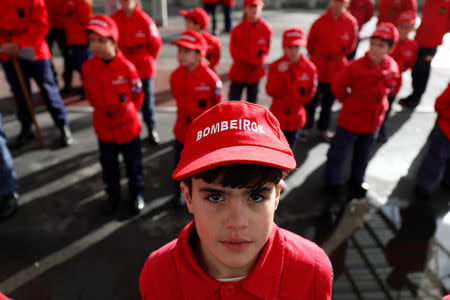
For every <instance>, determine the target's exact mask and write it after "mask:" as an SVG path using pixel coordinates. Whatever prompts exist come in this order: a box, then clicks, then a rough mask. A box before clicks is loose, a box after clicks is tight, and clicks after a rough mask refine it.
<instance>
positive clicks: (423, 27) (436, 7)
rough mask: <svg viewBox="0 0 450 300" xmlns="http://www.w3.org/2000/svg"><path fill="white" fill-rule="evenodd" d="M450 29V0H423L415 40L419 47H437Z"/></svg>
mask: <svg viewBox="0 0 450 300" xmlns="http://www.w3.org/2000/svg"><path fill="white" fill-rule="evenodd" d="M449 31H450V1H449V0H425V3H424V4H423V12H422V21H421V23H420V26H419V28H417V32H416V37H415V40H416V41H417V42H418V43H419V46H420V47H424V48H437V46H439V45H440V44H441V43H442V37H443V36H444V34H446V33H447V32H449Z"/></svg>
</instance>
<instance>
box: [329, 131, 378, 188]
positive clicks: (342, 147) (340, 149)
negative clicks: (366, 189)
mask: <svg viewBox="0 0 450 300" xmlns="http://www.w3.org/2000/svg"><path fill="white" fill-rule="evenodd" d="M374 137H375V133H369V134H359V133H356V132H353V131H350V130H347V129H344V128H342V127H340V126H337V128H336V134H335V135H334V137H333V139H332V140H331V145H330V149H329V150H328V154H327V157H328V159H327V162H326V163H325V184H326V185H338V184H341V183H342V182H341V177H342V167H343V165H344V163H345V161H346V159H347V156H348V155H349V154H350V152H351V150H352V149H353V159H352V169H351V175H350V182H352V183H353V184H355V185H361V184H362V183H363V182H364V178H365V175H366V169H367V165H368V164H369V159H370V151H371V149H372V145H373V142H374Z"/></svg>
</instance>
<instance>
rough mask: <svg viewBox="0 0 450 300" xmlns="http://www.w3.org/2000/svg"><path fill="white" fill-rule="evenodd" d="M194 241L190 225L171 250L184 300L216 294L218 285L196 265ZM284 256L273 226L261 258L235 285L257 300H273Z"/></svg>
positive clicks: (194, 236)
mask: <svg viewBox="0 0 450 300" xmlns="http://www.w3.org/2000/svg"><path fill="white" fill-rule="evenodd" d="M195 238H198V237H197V233H196V229H195V224H194V222H191V223H189V224H188V225H187V226H186V227H185V228H184V229H183V230H182V231H181V233H180V236H179V238H178V241H177V245H176V247H175V249H174V259H175V265H176V269H177V273H178V280H179V282H180V286H181V289H182V293H183V297H184V299H192V300H194V299H195V300H202V299H206V298H208V297H210V296H211V295H213V294H214V293H216V292H218V290H219V289H220V288H221V286H222V285H224V284H227V283H222V282H219V281H217V280H216V279H214V278H212V277H211V276H209V275H208V274H207V273H206V272H205V271H204V270H203V269H202V268H201V267H200V266H199V264H198V262H197V260H196V258H195V255H194V251H193V249H192V246H191V244H190V242H189V240H192V239H195ZM284 256H285V249H284V243H283V240H282V236H281V234H280V232H279V228H278V226H277V225H276V224H275V223H274V224H273V226H272V231H271V233H270V236H269V239H268V241H267V243H266V245H265V246H264V249H263V251H262V253H261V256H260V258H259V260H258V262H257V264H256V266H255V267H254V268H253V270H252V271H251V272H250V274H249V275H248V276H247V277H246V278H244V279H242V280H241V281H239V282H238V283H236V285H237V286H239V287H240V288H243V289H245V290H246V291H248V292H249V293H251V294H254V295H255V296H257V297H259V298H261V299H274V298H276V296H277V295H278V294H279V289H280V279H281V274H282V270H283V262H284Z"/></svg>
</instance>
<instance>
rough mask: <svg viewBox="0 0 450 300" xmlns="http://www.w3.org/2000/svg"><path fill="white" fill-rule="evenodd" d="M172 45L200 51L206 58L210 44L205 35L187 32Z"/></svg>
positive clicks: (191, 31)
mask: <svg viewBox="0 0 450 300" xmlns="http://www.w3.org/2000/svg"><path fill="white" fill-rule="evenodd" d="M172 44H173V45H177V46H182V47H186V48H189V49H193V50H198V51H200V53H201V54H202V56H205V55H206V51H207V50H208V44H207V43H206V41H205V38H204V37H203V35H202V34H201V33H198V32H195V31H193V30H186V31H185V32H183V33H182V34H181V35H180V38H179V39H178V40H177V41H175V42H172Z"/></svg>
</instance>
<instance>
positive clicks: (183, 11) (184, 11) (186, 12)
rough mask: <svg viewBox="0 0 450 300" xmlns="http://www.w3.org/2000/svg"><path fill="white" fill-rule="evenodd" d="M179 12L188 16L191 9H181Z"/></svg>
mask: <svg viewBox="0 0 450 300" xmlns="http://www.w3.org/2000/svg"><path fill="white" fill-rule="evenodd" d="M179 14H180V16H183V17H186V16H188V15H189V11H187V10H180V12H179Z"/></svg>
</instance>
